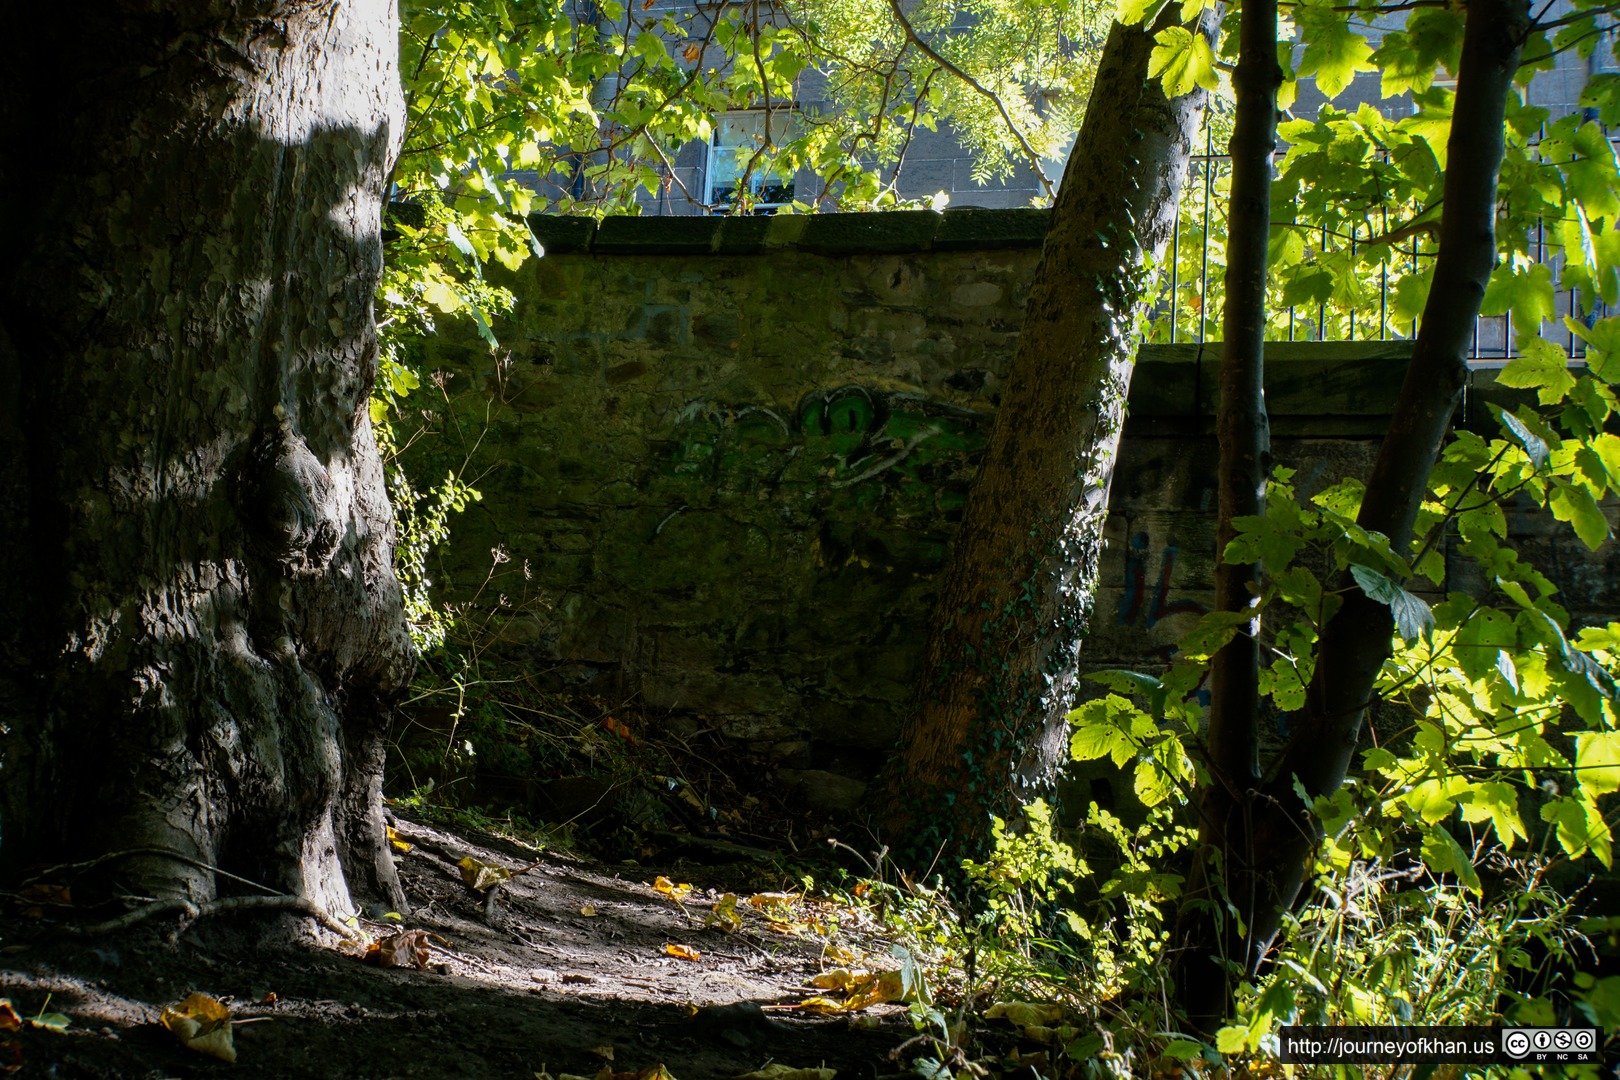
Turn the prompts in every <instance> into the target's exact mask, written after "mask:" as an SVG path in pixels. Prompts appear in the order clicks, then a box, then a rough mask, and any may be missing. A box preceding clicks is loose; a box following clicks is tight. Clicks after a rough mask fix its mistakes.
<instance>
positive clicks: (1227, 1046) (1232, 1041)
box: [1215, 1024, 1249, 1054]
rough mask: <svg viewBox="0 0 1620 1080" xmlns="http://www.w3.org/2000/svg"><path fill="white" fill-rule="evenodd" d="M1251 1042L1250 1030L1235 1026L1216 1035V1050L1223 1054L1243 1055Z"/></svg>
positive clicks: (1222, 1029) (1226, 1028) (1223, 1029)
mask: <svg viewBox="0 0 1620 1080" xmlns="http://www.w3.org/2000/svg"><path fill="white" fill-rule="evenodd" d="M1248 1042H1249V1029H1248V1028H1247V1027H1243V1026H1241V1025H1237V1024H1233V1025H1231V1026H1228V1027H1223V1028H1221V1030H1219V1031H1217V1032H1216V1033H1215V1049H1216V1050H1219V1051H1220V1052H1221V1053H1223V1054H1241V1053H1242V1052H1243V1048H1244V1047H1245V1046H1247V1045H1248Z"/></svg>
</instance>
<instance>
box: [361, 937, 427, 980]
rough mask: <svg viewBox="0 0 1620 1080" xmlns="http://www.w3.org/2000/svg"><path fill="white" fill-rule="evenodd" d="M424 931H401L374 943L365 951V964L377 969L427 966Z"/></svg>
mask: <svg viewBox="0 0 1620 1080" xmlns="http://www.w3.org/2000/svg"><path fill="white" fill-rule="evenodd" d="M429 936H430V935H429V934H428V932H427V931H426V930H402V931H400V932H399V933H397V934H390V935H389V936H388V937H385V938H383V939H381V940H380V941H377V942H375V943H374V944H373V945H372V946H371V947H370V948H369V949H367V950H366V962H367V963H370V964H376V965H377V966H378V967H398V968H415V969H416V970H418V971H421V970H422V969H423V968H425V967H427V965H428V937H429Z"/></svg>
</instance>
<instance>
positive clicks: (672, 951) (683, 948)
mask: <svg viewBox="0 0 1620 1080" xmlns="http://www.w3.org/2000/svg"><path fill="white" fill-rule="evenodd" d="M664 951H665V952H667V953H669V955H671V956H674V957H678V958H680V959H682V960H701V959H702V958H703V954H702V953H700V952H698V951H697V950H696V949H694V948H692V947H691V946H690V945H676V944H674V943H673V942H672V943H670V944H668V945H665V946H664Z"/></svg>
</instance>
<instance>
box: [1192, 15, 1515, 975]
mask: <svg viewBox="0 0 1620 1080" xmlns="http://www.w3.org/2000/svg"><path fill="white" fill-rule="evenodd" d="M1528 26H1529V7H1528V4H1527V3H1526V0H1471V2H1470V3H1469V5H1468V21H1467V25H1466V27H1465V28H1464V37H1463V47H1462V61H1461V68H1460V70H1459V72H1458V78H1457V92H1456V100H1455V106H1454V110H1453V114H1452V126H1451V137H1450V140H1449V142H1448V145H1447V168H1446V181H1445V204H1444V210H1443V213H1442V219H1441V230H1440V250H1439V254H1438V256H1437V258H1436V261H1435V273H1434V282H1433V286H1432V288H1431V291H1430V293H1429V298H1428V302H1427V304H1426V305H1425V307H1424V312H1423V320H1422V323H1421V325H1420V329H1419V331H1418V336H1417V340H1416V341H1415V342H1414V345H1413V353H1412V361H1411V363H1410V365H1409V367H1408V368H1407V373H1406V379H1405V381H1404V383H1403V384H1402V387H1401V393H1400V397H1399V399H1398V400H1397V402H1396V405H1395V410H1394V413H1393V416H1392V418H1391V421H1390V427H1389V432H1388V434H1387V435H1386V436H1385V438H1384V441H1383V444H1382V446H1381V447H1380V449H1379V455H1378V459H1377V461H1376V463H1375V464H1374V466H1373V472H1372V476H1371V477H1370V478H1369V480H1368V482H1367V489H1366V495H1365V497H1364V498H1363V501H1362V506H1361V511H1360V515H1359V517H1358V521H1359V523H1360V524H1361V525H1362V526H1364V527H1366V528H1368V529H1370V530H1375V531H1377V532H1381V533H1383V534H1385V535H1386V536H1388V537H1389V539H1390V543H1391V546H1392V547H1393V548H1394V549H1395V550H1396V551H1403V550H1405V548H1406V547H1407V545H1408V544H1409V543H1410V541H1411V538H1412V529H1413V523H1414V521H1415V520H1416V517H1417V512H1418V509H1419V507H1420V506H1421V503H1422V498H1423V493H1424V491H1425V490H1426V488H1427V482H1428V477H1429V472H1430V470H1431V469H1432V468H1433V467H1434V463H1435V461H1436V459H1437V457H1438V455H1439V452H1440V449H1441V446H1442V443H1443V441H1444V439H1445V436H1446V433H1447V431H1448V429H1449V427H1450V423H1451V416H1452V412H1453V411H1454V409H1455V408H1456V404H1457V401H1458V400H1459V398H1460V396H1461V393H1462V387H1463V384H1464V380H1465V379H1466V377H1467V373H1468V365H1467V359H1466V357H1467V348H1468V343H1469V340H1470V337H1471V335H1472V333H1473V327H1474V320H1475V318H1476V316H1477V315H1478V313H1479V306H1480V301H1481V300H1482V299H1483V297H1484V294H1485V285H1486V282H1487V281H1488V280H1489V278H1490V274H1491V269H1492V267H1493V266H1494V264H1495V261H1496V240H1495V231H1494V226H1495V219H1496V181H1497V174H1498V172H1499V171H1500V169H1501V164H1502V153H1503V123H1504V117H1505V110H1506V102H1507V96H1508V94H1509V93H1510V92H1511V91H1512V84H1513V75H1514V72H1515V71H1516V70H1517V68H1518V63H1519V50H1520V47H1521V46H1522V44H1523V41H1524V37H1525V33H1526V30H1527V28H1528ZM1338 587H1339V588H1340V589H1341V591H1342V592H1343V595H1344V604H1343V606H1342V607H1341V608H1340V609H1339V611H1338V612H1337V613H1336V614H1335V615H1334V616H1333V618H1332V619H1330V620H1329V621H1328V623H1327V625H1326V626H1325V627H1324V628H1323V631H1322V635H1321V640H1320V642H1319V643H1318V649H1317V663H1316V670H1315V672H1314V674H1313V677H1312V679H1311V683H1310V686H1309V687H1308V688H1307V692H1306V701H1305V706H1304V708H1303V709H1302V710H1301V711H1300V713H1298V714H1296V716H1295V721H1294V723H1295V731H1296V733H1295V735H1294V736H1293V737H1292V739H1291V740H1290V741H1289V743H1288V745H1287V746H1286V747H1285V748H1284V750H1283V751H1282V752H1281V754H1280V755H1279V757H1278V758H1277V759H1276V760H1275V761H1274V762H1273V763H1272V764H1271V765H1270V767H1269V768H1268V769H1267V771H1266V774H1265V776H1264V777H1263V778H1262V783H1261V785H1260V790H1259V792H1258V793H1257V794H1256V795H1255V797H1254V798H1253V799H1252V800H1251V802H1250V812H1251V816H1252V827H1251V828H1252V840H1251V847H1252V850H1253V852H1254V860H1253V870H1252V873H1253V875H1254V886H1253V887H1254V890H1255V893H1256V901H1255V907H1254V917H1253V918H1252V919H1251V920H1249V923H1248V927H1247V929H1248V934H1247V937H1246V940H1245V941H1244V943H1243V948H1242V951H1241V954H1240V957H1234V958H1241V959H1242V960H1243V962H1244V965H1245V967H1246V968H1247V969H1248V970H1251V971H1252V970H1253V969H1254V967H1255V966H1256V965H1257V964H1259V963H1260V962H1261V960H1262V959H1263V957H1264V954H1265V952H1266V951H1267V950H1268V949H1269V948H1270V945H1271V942H1272V941H1273V939H1274V938H1275V937H1276V934H1277V931H1278V928H1279V926H1280V923H1281V914H1282V913H1283V912H1284V911H1286V910H1287V909H1288V908H1289V907H1291V906H1292V905H1293V903H1294V901H1295V899H1296V898H1297V896H1298V895H1299V891H1300V888H1301V886H1302V884H1303V882H1304V879H1305V875H1306V872H1307V870H1308V869H1309V865H1310V860H1311V855H1312V852H1313V851H1314V849H1315V847H1316V844H1317V842H1318V840H1319V839H1320V830H1319V827H1318V825H1317V822H1316V819H1315V817H1314V816H1313V815H1312V814H1311V813H1310V812H1309V810H1308V809H1307V808H1306V807H1305V806H1304V805H1302V804H1301V802H1300V799H1299V797H1298V795H1297V794H1296V788H1295V786H1296V783H1297V784H1298V785H1299V787H1300V788H1302V789H1303V791H1304V793H1305V795H1306V796H1307V797H1308V798H1312V799H1314V798H1316V797H1319V796H1322V795H1327V794H1331V793H1332V792H1334V791H1336V790H1337V789H1338V788H1339V787H1340V785H1342V784H1343V783H1344V779H1345V776H1346V774H1347V773H1348V770H1349V766H1350V760H1351V755H1352V754H1353V752H1354V751H1355V748H1356V744H1357V741H1358V739H1359V738H1360V733H1361V725H1362V719H1363V717H1364V716H1365V713H1366V710H1367V707H1368V705H1369V704H1370V702H1371V697H1372V692H1373V684H1374V681H1375V679H1376V678H1377V676H1378V672H1379V670H1380V669H1381V668H1382V667H1383V664H1384V661H1385V660H1387V659H1388V658H1389V655H1390V637H1391V632H1392V628H1393V619H1392V617H1391V614H1390V611H1389V608H1388V607H1387V606H1385V605H1383V604H1380V603H1377V602H1376V601H1374V600H1372V599H1370V598H1368V597H1367V596H1366V595H1365V594H1364V593H1362V592H1361V591H1360V590H1359V589H1358V588H1356V587H1355V584H1354V582H1353V581H1351V580H1349V579H1348V577H1346V578H1345V580H1343V581H1340V582H1339V583H1338ZM1178 945H1180V946H1181V947H1183V948H1184V949H1185V950H1186V954H1185V955H1184V956H1183V957H1182V962H1181V963H1180V965H1179V968H1180V970H1181V971H1182V972H1190V973H1192V974H1191V975H1190V976H1189V977H1192V978H1197V977H1198V976H1197V972H1198V971H1199V969H1200V968H1201V967H1202V966H1203V965H1206V964H1212V963H1214V962H1216V961H1217V960H1218V958H1219V955H1220V952H1219V948H1218V946H1217V944H1216V943H1215V942H1214V941H1211V940H1209V939H1207V938H1206V939H1203V940H1196V939H1192V940H1186V941H1182V942H1178Z"/></svg>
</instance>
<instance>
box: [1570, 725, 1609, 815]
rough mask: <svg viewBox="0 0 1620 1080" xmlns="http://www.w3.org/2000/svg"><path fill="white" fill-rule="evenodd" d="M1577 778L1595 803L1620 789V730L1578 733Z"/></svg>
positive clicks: (1576, 746)
mask: <svg viewBox="0 0 1620 1080" xmlns="http://www.w3.org/2000/svg"><path fill="white" fill-rule="evenodd" d="M1575 779H1576V780H1577V781H1578V782H1579V783H1580V785H1581V787H1583V788H1585V789H1586V791H1587V793H1588V795H1589V797H1590V798H1591V799H1592V800H1593V801H1594V802H1595V801H1596V798H1597V796H1599V795H1607V794H1609V793H1610V792H1614V791H1620V731H1592V732H1587V733H1585V734H1581V735H1577V736H1575Z"/></svg>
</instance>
